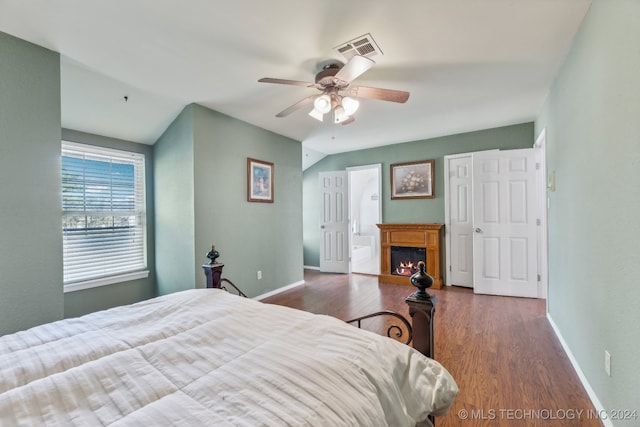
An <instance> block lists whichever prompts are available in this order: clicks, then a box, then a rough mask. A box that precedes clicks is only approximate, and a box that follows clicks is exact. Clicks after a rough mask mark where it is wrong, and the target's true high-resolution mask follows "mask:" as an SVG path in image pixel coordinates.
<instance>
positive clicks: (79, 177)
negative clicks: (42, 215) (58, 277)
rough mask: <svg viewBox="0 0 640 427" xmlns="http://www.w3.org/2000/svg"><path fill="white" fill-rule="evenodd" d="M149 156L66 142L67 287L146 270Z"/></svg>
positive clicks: (64, 224)
mask: <svg viewBox="0 0 640 427" xmlns="http://www.w3.org/2000/svg"><path fill="white" fill-rule="evenodd" d="M144 177H145V173H144V156H143V155H142V154H138V153H130V152H126V151H119V150H112V149H107V148H102V147H96V146H90V145H84V144H77V143H72V142H67V141H63V142H62V235H63V236H62V237H63V258H64V284H65V286H66V285H71V284H74V283H78V282H84V281H90V280H93V279H100V278H105V277H109V276H117V275H122V274H126V273H132V272H137V271H142V270H145V269H146V250H145V241H146V238H145V234H146V233H145V178H144Z"/></svg>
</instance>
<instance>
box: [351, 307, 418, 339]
mask: <svg viewBox="0 0 640 427" xmlns="http://www.w3.org/2000/svg"><path fill="white" fill-rule="evenodd" d="M381 316H390V317H393V318H394V319H391V320H390V322H394V321H399V323H400V324H397V323H390V324H389V325H388V326H387V336H388V337H389V338H393V339H395V340H398V341H400V342H402V343H403V344H410V343H411V340H412V339H413V328H412V327H411V322H409V321H408V320H407V318H406V317H404V316H403V315H402V314H400V313H396V312H395V311H390V310H383V311H378V312H376V313H371V314H367V315H366V316H361V317H357V318H355V319H351V320H347V323H355V325H356V326H357V327H358V328H361V327H362V321H363V320H366V319H372V318H375V317H381Z"/></svg>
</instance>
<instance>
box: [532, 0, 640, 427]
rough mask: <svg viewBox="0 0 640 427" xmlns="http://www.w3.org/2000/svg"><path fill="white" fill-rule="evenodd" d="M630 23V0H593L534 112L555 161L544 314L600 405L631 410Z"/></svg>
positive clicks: (638, 259) (634, 288)
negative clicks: (607, 355) (608, 360)
mask: <svg viewBox="0 0 640 427" xmlns="http://www.w3.org/2000/svg"><path fill="white" fill-rule="evenodd" d="M639 23H640V2H638V1H635V0H615V1H611V0H606V1H605V0H595V1H594V2H593V4H592V6H591V9H590V11H589V13H588V14H587V16H586V17H585V20H584V23H583V25H582V27H581V29H580V32H579V33H578V35H577V38H576V39H575V41H574V45H573V47H572V48H571V51H570V53H569V56H568V58H567V60H566V62H565V64H564V65H563V68H562V69H561V72H560V73H559V75H558V77H557V79H556V82H555V84H554V85H553V87H552V89H551V91H550V94H549V96H548V99H547V101H546V104H545V106H544V108H543V110H542V112H541V114H540V116H539V118H538V120H537V121H536V133H538V132H540V131H541V130H542V129H543V128H546V134H547V147H548V148H547V161H548V170H549V171H552V170H555V171H556V191H555V192H549V201H550V208H549V296H548V302H549V314H550V316H551V318H552V319H553V321H554V323H555V324H556V325H557V327H558V329H559V331H560V333H561V335H562V336H563V338H564V340H565V341H566V343H567V345H568V346H569V348H570V349H571V352H572V353H573V355H574V357H575V359H576V360H577V362H578V364H579V365H580V368H581V369H582V371H583V372H584V375H585V376H586V378H587V380H588V382H589V383H590V384H591V386H592V388H593V389H594V391H595V393H596V395H597V396H598V398H599V400H600V401H601V402H602V404H603V407H604V408H606V409H622V410H624V409H627V410H631V411H633V410H636V411H638V410H640V394H639V393H638V385H639V379H640V363H639V362H638V360H639V359H638V355H639V354H640V315H639V314H638V307H640V286H639V285H638V280H637V279H638V277H640V243H639V242H640V220H639V219H640V179H639V172H638V171H639V170H640V169H639V168H640V120H639V117H640V81H639V80H638V71H639V70H640V49H639V48H638V46H639V45H638V40H640V25H639ZM605 350H608V351H609V352H610V353H611V377H608V376H606V374H605V372H604V351H605ZM638 422H639V421H638V420H628V421H626V422H624V421H618V420H615V421H613V424H614V425H620V426H622V425H625V426H626V425H629V426H630V425H634V426H635V425H638Z"/></svg>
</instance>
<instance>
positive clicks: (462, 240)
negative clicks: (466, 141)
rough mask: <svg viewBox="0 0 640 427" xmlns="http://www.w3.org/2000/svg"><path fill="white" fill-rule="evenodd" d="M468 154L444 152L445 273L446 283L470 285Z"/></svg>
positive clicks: (470, 230)
mask: <svg viewBox="0 0 640 427" xmlns="http://www.w3.org/2000/svg"><path fill="white" fill-rule="evenodd" d="M471 164H472V160H471V154H470V153H469V154H466V155H463V156H445V166H446V167H445V170H446V171H447V174H448V191H447V197H446V199H447V200H445V203H446V207H447V213H446V215H445V216H446V218H447V223H446V227H445V231H446V232H447V235H448V236H447V237H448V245H447V252H448V265H449V274H448V275H447V284H449V285H456V286H466V287H468V288H472V287H473V223H472V219H473V218H472V213H471V200H472V192H471V189H472V185H471V184H472V174H471V170H472V168H471Z"/></svg>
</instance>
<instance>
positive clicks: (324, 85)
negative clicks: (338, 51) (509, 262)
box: [258, 55, 409, 125]
mask: <svg viewBox="0 0 640 427" xmlns="http://www.w3.org/2000/svg"><path fill="white" fill-rule="evenodd" d="M374 64H375V62H374V61H373V60H371V59H369V58H367V57H366V56H362V55H354V56H352V57H351V59H349V61H347V63H346V64H344V65H342V64H340V63H338V62H335V63H330V64H328V65H325V66H324V67H323V68H322V70H321V71H320V72H319V73H318V74H316V78H315V80H316V81H315V83H309V82H301V81H297V80H285V79H274V78H270V77H265V78H262V79H260V80H258V81H259V82H261V83H277V84H284V85H293V86H305V87H313V88H316V89H318V90H320V91H321V92H322V93H320V94H316V95H311V96H308V97H306V98H304V99H302V100H300V101H298V102H296V103H295V104H293V105H292V106H290V107H289V108H286V109H284V110H282V111H281V112H279V113H278V114H276V117H286V116H288V115H289V114H291V113H293V112H294V111H296V110H298V109H299V108H302V107H304V106H307V105H310V104H313V109H312V110H311V111H310V112H309V115H310V116H311V117H313V118H315V119H317V120H320V121H322V119H323V117H324V115H325V114H327V113H329V112H331V111H333V121H334V123H342V124H343V125H346V124H349V123H352V122H353V121H354V120H355V119H354V118H353V113H355V112H356V110H357V109H358V107H359V105H360V102H359V101H358V100H357V99H355V98H370V99H380V100H382V101H391V102H398V103H401V104H402V103H405V102H407V99H409V92H403V91H400V90H391V89H380V88H375V87H366V86H350V84H351V82H352V81H353V80H355V79H356V78H357V77H359V76H360V75H362V74H363V73H364V72H365V71H367V70H368V69H369V68H371V67H373V65H374Z"/></svg>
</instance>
